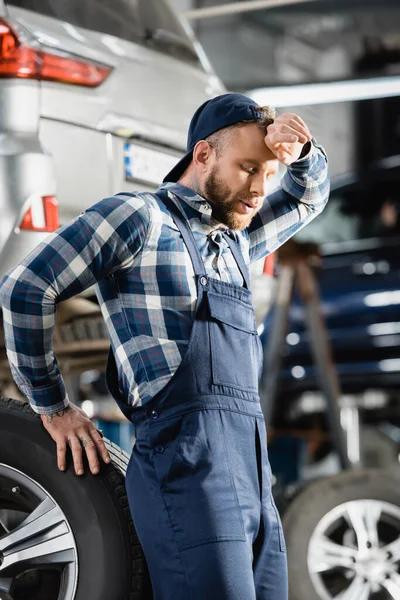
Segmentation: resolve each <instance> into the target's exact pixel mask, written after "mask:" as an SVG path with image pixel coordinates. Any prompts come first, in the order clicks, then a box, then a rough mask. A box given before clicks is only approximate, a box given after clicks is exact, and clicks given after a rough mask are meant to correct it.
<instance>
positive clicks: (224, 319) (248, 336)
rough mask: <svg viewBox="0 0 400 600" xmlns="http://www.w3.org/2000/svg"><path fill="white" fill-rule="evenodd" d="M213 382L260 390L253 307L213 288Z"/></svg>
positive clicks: (210, 323)
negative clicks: (217, 292) (222, 294)
mask: <svg viewBox="0 0 400 600" xmlns="http://www.w3.org/2000/svg"><path fill="white" fill-rule="evenodd" d="M207 298H208V307H209V312H210V320H209V328H210V343H211V368H212V382H213V383H214V384H215V385H224V386H229V387H234V388H238V389H240V390H244V391H257V390H258V379H259V368H260V355H261V353H260V342H259V339H258V334H257V331H256V329H255V322H254V311H253V308H252V307H251V306H250V305H248V304H246V303H244V302H241V301H240V300H237V299H234V298H230V297H227V296H221V295H218V294H213V293H212V292H209V293H208V294H207Z"/></svg>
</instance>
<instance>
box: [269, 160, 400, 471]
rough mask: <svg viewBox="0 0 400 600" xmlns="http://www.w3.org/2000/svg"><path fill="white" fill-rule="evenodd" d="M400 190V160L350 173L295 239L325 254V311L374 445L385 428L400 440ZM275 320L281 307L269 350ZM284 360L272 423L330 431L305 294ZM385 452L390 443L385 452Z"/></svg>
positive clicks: (351, 398)
mask: <svg viewBox="0 0 400 600" xmlns="http://www.w3.org/2000/svg"><path fill="white" fill-rule="evenodd" d="M399 184H400V156H392V157H390V158H386V159H383V160H381V161H380V162H379V163H377V164H376V165H374V166H373V167H371V168H369V169H368V170H365V171H363V172H353V173H348V174H346V175H343V176H340V177H338V178H336V179H335V180H334V181H333V182H332V191H331V196H330V200H329V203H328V205H327V207H326V209H325V211H324V212H323V213H322V214H321V215H319V216H318V217H317V218H316V219H315V220H314V221H313V222H312V223H310V224H309V225H308V226H307V227H305V228H304V229H303V230H301V231H300V232H299V233H298V234H297V236H295V240H296V241H298V242H312V243H315V244H317V245H318V246H319V248H320V251H321V253H322V266H321V268H320V270H319V272H317V280H318V284H319V291H320V297H321V308H322V313H323V315H324V319H325V323H326V326H327V329H328V336H329V339H330V342H331V345H332V351H333V358H334V362H335V366H336V369H337V373H338V375H339V380H340V386H341V392H342V394H343V395H344V396H345V397H346V399H347V401H348V402H350V405H351V406H352V407H353V408H354V409H355V410H358V413H359V416H360V417H361V422H362V423H364V424H365V423H368V422H369V423H373V424H374V432H371V435H370V436H369V437H365V439H364V442H365V444H368V443H369V441H371V443H372V435H375V434H376V432H377V428H376V427H375V426H376V425H380V426H382V428H385V427H386V431H388V429H387V428H388V427H390V428H391V430H390V435H391V436H392V439H395V438H397V441H399V440H400V429H397V428H399V427H400V409H399V406H400V405H399V402H398V400H399V399H400V392H399V389H400V192H399ZM273 319H274V311H273V310H272V311H271V312H270V313H269V314H268V315H267V317H266V319H265V322H264V332H263V334H262V341H263V344H264V347H266V346H267V344H268V334H269V332H270V331H271V327H272V322H273ZM283 354H284V356H283V361H282V368H281V371H280V381H279V385H278V395H277V398H275V402H274V410H273V417H272V425H273V426H274V427H275V429H278V430H279V431H280V432H281V433H282V432H283V433H284V434H285V432H286V434H287V432H288V430H292V429H294V428H295V429H296V428H297V429H300V430H304V431H306V430H308V431H309V430H310V429H316V430H319V431H320V432H321V431H325V432H326V431H327V430H328V429H329V425H328V423H327V422H326V416H325V415H326V410H325V409H326V406H325V403H324V399H323V396H322V393H321V392H320V390H319V385H318V380H317V377H316V368H315V364H314V360H313V357H312V354H311V347H310V336H309V334H308V331H307V328H306V324H305V313H304V306H303V304H302V302H301V301H300V299H299V296H298V294H297V292H296V293H295V294H294V298H293V301H292V304H291V307H290V311H289V322H288V328H287V335H286V343H285V347H284V349H283ZM393 436H394V437H393ZM375 437H376V436H375ZM383 445H384V441H383V439H382V444H381V450H382V452H383V451H384V450H383ZM322 448H325V450H324V452H325V453H326V452H328V449H329V444H322V445H320V450H321V453H322V454H323V453H324V452H323V451H322ZM281 455H282V453H281ZM385 456H387V454H386V455H385ZM317 458H318V457H317ZM367 463H368V461H367ZM370 464H371V463H370ZM372 464H375V466H377V465H378V464H379V460H378V459H377V458H376V457H375V460H373V461H372ZM277 470H279V469H278V468H277ZM291 479H293V478H291Z"/></svg>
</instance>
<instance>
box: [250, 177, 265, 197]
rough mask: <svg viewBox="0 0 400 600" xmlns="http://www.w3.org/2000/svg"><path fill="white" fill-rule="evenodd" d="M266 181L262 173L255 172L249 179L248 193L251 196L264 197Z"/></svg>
mask: <svg viewBox="0 0 400 600" xmlns="http://www.w3.org/2000/svg"><path fill="white" fill-rule="evenodd" d="M267 187H268V182H267V178H266V176H265V175H264V174H263V173H257V174H256V175H254V176H253V177H252V179H251V186H250V193H251V194H252V195H253V196H259V197H261V198H265V196H266V195H267Z"/></svg>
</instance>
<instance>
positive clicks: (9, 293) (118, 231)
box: [0, 141, 329, 414]
mask: <svg viewBox="0 0 400 600" xmlns="http://www.w3.org/2000/svg"><path fill="white" fill-rule="evenodd" d="M162 188H163V189H166V190H167V191H168V193H169V194H173V196H174V197H175V199H177V200H178V202H179V203H180V206H181V208H182V209H183V210H184V213H185V215H186V217H187V219H188V221H189V224H190V227H191V229H192V231H193V234H194V237H195V240H196V243H197V244H198V247H199V250H200V253H201V255H202V257H203V260H204V264H205V269H206V272H207V274H208V275H209V276H210V277H214V278H217V279H220V280H223V281H227V282H230V283H233V284H236V285H242V284H243V281H242V276H241V274H240V271H239V269H238V267H237V264H236V262H235V260H234V259H233V256H232V254H231V251H230V249H229V246H227V244H226V242H225V240H224V238H223V236H222V235H221V224H218V223H216V222H215V221H213V219H212V211H211V207H210V205H209V204H208V203H207V202H206V201H205V200H204V199H203V198H201V197H200V196H199V195H197V194H196V193H194V192H193V191H191V190H189V189H188V188H186V187H184V186H182V185H179V184H172V183H167V184H165V185H163V186H162ZM328 195H329V178H328V171H327V161H326V156H325V153H324V151H323V149H322V148H321V147H320V146H318V145H317V144H316V143H315V141H314V142H313V145H312V148H311V150H310V152H309V154H308V155H307V156H306V157H304V158H302V159H300V160H298V161H297V162H295V163H293V164H292V165H291V166H290V167H289V168H288V169H287V170H286V172H285V175H284V176H283V178H282V180H281V185H280V187H279V188H277V189H276V190H275V191H273V192H272V193H271V194H270V195H268V196H267V197H266V199H265V201H264V205H263V207H262V208H261V210H260V212H259V213H258V214H257V216H256V217H255V218H254V219H253V221H252V223H251V225H250V227H249V228H248V229H246V230H243V231H240V232H239V231H238V232H230V233H231V235H232V236H233V237H234V238H235V239H236V241H238V242H239V244H240V247H241V251H242V253H243V255H244V258H245V261H246V263H249V262H252V261H255V260H258V259H260V258H262V257H264V256H266V255H267V254H269V253H270V252H273V251H274V250H276V249H277V248H278V247H279V246H280V245H281V244H283V243H284V242H285V241H286V240H287V239H288V238H290V237H291V236H292V235H293V234H294V233H296V232H297V231H299V229H301V228H302V227H303V226H304V225H306V223H308V222H309V221H310V220H311V219H313V218H314V217H315V216H316V215H317V214H319V213H320V212H321V211H322V209H323V207H324V205H325V203H326V201H327V199H328ZM91 286H95V290H96V294H97V298H98V301H99V305H100V307H101V310H102V314H103V317H104V319H105V322H106V325H107V329H108V332H109V336H110V340H111V345H112V348H113V351H114V355H115V360H116V364H117V369H118V375H119V386H120V389H121V391H122V393H123V395H124V398H125V399H126V402H127V404H129V405H132V406H139V405H141V404H145V403H146V402H147V401H149V400H150V399H151V398H152V397H153V396H154V395H155V394H156V393H157V392H158V391H159V390H161V389H162V388H163V387H164V386H165V385H166V384H167V383H168V381H169V380H170V379H171V377H172V376H173V374H174V373H175V371H176V369H177V368H178V366H179V364H180V362H181V360H182V358H183V356H184V354H185V351H186V348H187V345H188V340H189V336H190V332H191V327H192V322H193V311H194V307H195V304H196V286H195V279H194V272H193V266H192V263H191V260H190V257H189V254H188V251H187V249H186V247H185V245H184V243H183V241H182V238H181V237H180V235H179V231H178V230H177V227H176V225H175V223H174V221H173V220H172V218H171V216H170V214H169V213H168V211H167V209H166V207H165V206H164V204H163V203H162V202H161V201H160V200H159V198H158V197H157V196H156V195H155V194H152V193H135V194H129V193H126V194H117V195H115V196H113V197H111V198H106V199H104V200H101V201H100V202H99V203H97V204H95V205H94V206H92V207H91V208H89V209H87V210H86V211H85V212H83V213H82V214H81V215H80V216H78V217H77V218H76V219H75V220H74V221H72V222H71V223H69V224H67V225H65V226H63V227H61V228H60V229H59V230H58V231H56V232H55V233H53V234H51V235H50V236H49V237H48V238H47V239H46V240H45V242H43V243H42V244H40V245H39V246H38V247H37V249H35V250H34V251H33V252H31V254H29V256H28V257H27V258H26V259H25V260H24V261H23V262H22V263H21V264H20V265H18V266H17V267H16V268H14V269H13V270H11V271H10V272H9V273H8V274H7V275H6V276H5V277H4V278H3V280H2V282H1V287H0V303H1V305H2V309H3V320H4V329H5V340H6V348H7V355H8V359H9V363H10V366H11V370H12V374H13V377H14V379H15V382H16V384H17V386H18V388H19V389H20V390H21V392H22V393H23V394H24V395H25V396H26V398H27V399H28V400H29V402H30V404H31V406H32V408H33V409H34V410H35V411H36V412H38V413H41V414H45V413H47V414H51V413H54V412H57V411H59V410H61V409H63V408H64V407H66V406H67V405H68V403H69V399H68V395H67V392H66V389H65V385H64V382H63V379H62V376H61V374H60V371H59V368H58V365H57V361H56V358H55V356H54V354H53V349H52V337H53V329H54V325H55V313H56V305H57V303H58V302H61V301H63V300H66V299H68V298H71V297H72V296H75V295H77V294H79V293H81V292H82V291H83V290H85V289H87V288H89V287H91Z"/></svg>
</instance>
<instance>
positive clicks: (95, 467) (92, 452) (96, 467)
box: [79, 432, 100, 475]
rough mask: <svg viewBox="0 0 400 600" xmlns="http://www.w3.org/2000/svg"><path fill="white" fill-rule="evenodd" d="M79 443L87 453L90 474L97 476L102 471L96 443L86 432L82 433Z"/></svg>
mask: <svg viewBox="0 0 400 600" xmlns="http://www.w3.org/2000/svg"><path fill="white" fill-rule="evenodd" d="M79 441H80V443H81V446H82V448H83V449H84V450H85V452H86V456H87V459H88V462H89V468H90V472H91V473H93V475H97V473H98V472H99V471H100V464H99V459H98V456H97V449H96V445H95V443H94V442H93V440H92V438H91V437H90V436H89V434H88V433H86V432H85V433H82V434H81V435H80V436H79Z"/></svg>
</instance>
